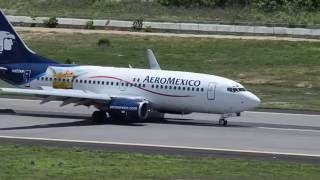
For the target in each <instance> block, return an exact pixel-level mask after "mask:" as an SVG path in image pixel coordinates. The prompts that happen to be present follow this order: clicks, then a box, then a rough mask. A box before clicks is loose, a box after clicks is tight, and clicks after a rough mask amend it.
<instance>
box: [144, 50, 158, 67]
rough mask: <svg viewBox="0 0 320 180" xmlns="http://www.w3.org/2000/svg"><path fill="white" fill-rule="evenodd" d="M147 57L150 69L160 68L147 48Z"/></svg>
mask: <svg viewBox="0 0 320 180" xmlns="http://www.w3.org/2000/svg"><path fill="white" fill-rule="evenodd" d="M147 59H148V61H149V66H150V69H156V70H161V68H160V65H159V63H158V61H157V59H156V57H155V56H154V54H153V52H152V50H151V49H147Z"/></svg>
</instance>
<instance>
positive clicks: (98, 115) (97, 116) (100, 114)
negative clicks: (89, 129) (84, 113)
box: [92, 111, 107, 124]
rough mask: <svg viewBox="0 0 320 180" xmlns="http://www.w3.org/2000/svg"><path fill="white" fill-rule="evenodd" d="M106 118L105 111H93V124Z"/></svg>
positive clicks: (99, 122)
mask: <svg viewBox="0 0 320 180" xmlns="http://www.w3.org/2000/svg"><path fill="white" fill-rule="evenodd" d="M106 120H107V113H106V112H105V111H95V112H93V114H92V122H93V123H94V124H101V123H103V122H105V121H106Z"/></svg>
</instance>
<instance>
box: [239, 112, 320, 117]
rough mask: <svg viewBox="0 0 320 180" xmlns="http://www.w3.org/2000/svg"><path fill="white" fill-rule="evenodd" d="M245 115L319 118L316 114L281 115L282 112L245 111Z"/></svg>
mask: <svg viewBox="0 0 320 180" xmlns="http://www.w3.org/2000/svg"><path fill="white" fill-rule="evenodd" d="M245 113H252V114H270V115H289V116H305V117H320V115H317V114H299V113H282V112H258V111H245Z"/></svg>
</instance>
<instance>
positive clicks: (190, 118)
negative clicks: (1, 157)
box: [0, 98, 320, 163]
mask: <svg viewBox="0 0 320 180" xmlns="http://www.w3.org/2000/svg"><path fill="white" fill-rule="evenodd" d="M39 102H40V101H38V100H18V99H6V98H0V142H1V143H11V144H12V143H14V144H15V143H18V144H32V145H46V146H47V145H48V146H63V147H70V146H71V147H85V148H90V149H109V150H112V151H126V152H128V151H129V152H143V153H157V154H158V153H160V154H162V153H165V154H178V155H190V156H214V157H217V156H223V157H231V158H238V157H248V158H255V159H280V160H288V161H297V162H300V161H302V162H310V163H320V140H319V138H320V115H316V114H312V115H311V114H289V113H272V112H244V113H243V114H242V116H241V117H236V118H230V119H229V125H228V126H227V127H221V126H219V125H218V119H219V116H218V115H211V114H200V113H195V114H191V115H184V116H182V115H166V116H165V120H161V121H160V120H155V121H147V122H140V123H130V124H123V123H122V124H121V123H111V124H99V125H97V124H91V122H90V116H91V113H92V112H93V111H94V110H95V109H94V108H86V107H74V106H72V105H68V106H65V107H62V108H61V107H59V105H60V103H59V102H50V103H47V104H44V105H40V104H39Z"/></svg>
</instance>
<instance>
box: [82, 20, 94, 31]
mask: <svg viewBox="0 0 320 180" xmlns="http://www.w3.org/2000/svg"><path fill="white" fill-rule="evenodd" d="M84 28H85V29H94V26H93V21H92V20H91V21H88V22H87V23H86V25H85V27H84Z"/></svg>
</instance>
